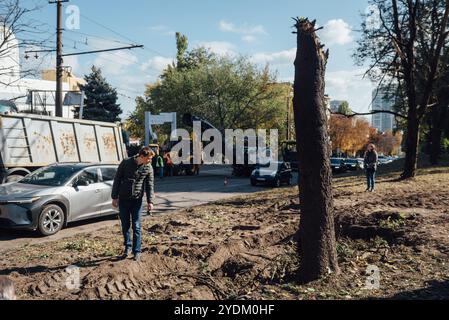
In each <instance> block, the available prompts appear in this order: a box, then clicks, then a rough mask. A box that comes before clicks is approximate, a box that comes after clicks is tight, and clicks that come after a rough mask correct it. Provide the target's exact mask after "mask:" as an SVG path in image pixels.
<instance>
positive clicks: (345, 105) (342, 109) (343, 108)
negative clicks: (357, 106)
mask: <svg viewBox="0 0 449 320" xmlns="http://www.w3.org/2000/svg"><path fill="white" fill-rule="evenodd" d="M338 113H339V114H343V115H345V116H349V115H351V114H352V110H351V108H350V107H349V102H348V101H343V102H342V103H341V104H340V106H339V107H338Z"/></svg>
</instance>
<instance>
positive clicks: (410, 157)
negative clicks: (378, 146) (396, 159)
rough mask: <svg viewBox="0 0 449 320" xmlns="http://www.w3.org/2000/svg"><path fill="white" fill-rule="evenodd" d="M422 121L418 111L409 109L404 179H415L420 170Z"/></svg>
mask: <svg viewBox="0 0 449 320" xmlns="http://www.w3.org/2000/svg"><path fill="white" fill-rule="evenodd" d="M419 130H420V120H419V117H418V114H417V112H416V109H413V108H410V107H409V112H408V121H407V136H406V143H405V148H406V150H405V151H406V155H405V165H404V172H403V173H402V176H401V177H402V179H409V178H413V177H414V176H415V175H416V170H417V169H418V151H419Z"/></svg>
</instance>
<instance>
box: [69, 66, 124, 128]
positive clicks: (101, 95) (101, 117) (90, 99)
mask: <svg viewBox="0 0 449 320" xmlns="http://www.w3.org/2000/svg"><path fill="white" fill-rule="evenodd" d="M84 80H85V81H86V84H85V85H82V86H80V89H81V90H82V91H84V94H85V96H86V99H85V100H84V110H83V119H85V120H95V121H105V122H117V121H120V117H119V116H120V114H122V112H123V111H122V109H121V108H120V105H119V104H117V90H116V89H114V88H113V87H112V86H111V85H110V84H109V83H108V82H107V81H106V79H105V78H104V77H103V75H102V74H101V69H99V68H96V67H95V66H92V69H91V73H90V74H88V75H86V76H84ZM79 112H80V110H79V108H78V109H76V110H75V117H77V118H78V117H79Z"/></svg>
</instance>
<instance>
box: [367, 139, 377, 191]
mask: <svg viewBox="0 0 449 320" xmlns="http://www.w3.org/2000/svg"><path fill="white" fill-rule="evenodd" d="M378 161H379V156H378V154H377V152H376V146H375V145H374V144H370V145H368V150H367V151H366V153H365V160H364V163H365V170H366V179H367V184H368V188H367V189H366V191H369V192H374V190H375V188H376V172H377V162H378Z"/></svg>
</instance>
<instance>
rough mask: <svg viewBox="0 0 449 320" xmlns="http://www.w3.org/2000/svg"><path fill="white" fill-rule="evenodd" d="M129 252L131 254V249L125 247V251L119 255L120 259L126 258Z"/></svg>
mask: <svg viewBox="0 0 449 320" xmlns="http://www.w3.org/2000/svg"><path fill="white" fill-rule="evenodd" d="M130 254H131V249H129V248H126V249H125V251H123V254H122V255H121V256H120V259H122V260H125V259H128V257H129V255H130Z"/></svg>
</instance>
